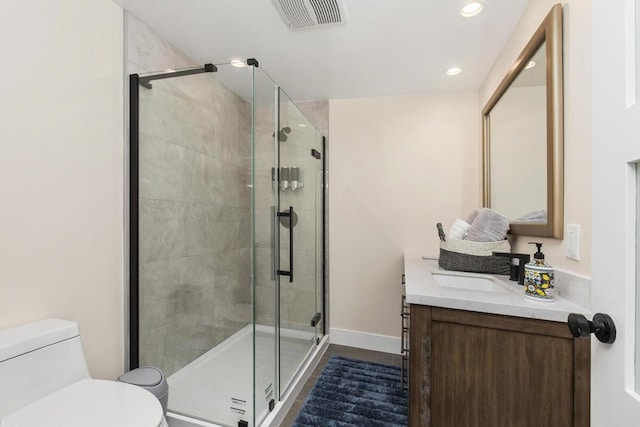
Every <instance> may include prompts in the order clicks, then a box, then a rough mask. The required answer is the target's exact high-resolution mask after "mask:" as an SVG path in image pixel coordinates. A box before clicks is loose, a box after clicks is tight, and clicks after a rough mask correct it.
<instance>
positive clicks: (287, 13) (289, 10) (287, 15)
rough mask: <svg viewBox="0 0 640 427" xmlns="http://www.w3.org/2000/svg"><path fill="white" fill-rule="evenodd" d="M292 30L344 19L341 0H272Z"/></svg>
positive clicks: (335, 22) (338, 21)
mask: <svg viewBox="0 0 640 427" xmlns="http://www.w3.org/2000/svg"><path fill="white" fill-rule="evenodd" d="M272 1H273V4H275V5H276V8H277V9H278V11H280V14H281V15H282V18H283V19H284V22H285V23H286V24H287V26H288V27H289V28H290V29H292V30H296V31H297V30H306V29H310V28H314V27H318V26H321V25H333V24H341V23H343V22H345V21H346V18H347V17H346V14H345V9H344V4H343V2H342V0H272Z"/></svg>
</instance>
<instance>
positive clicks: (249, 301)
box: [129, 59, 326, 426]
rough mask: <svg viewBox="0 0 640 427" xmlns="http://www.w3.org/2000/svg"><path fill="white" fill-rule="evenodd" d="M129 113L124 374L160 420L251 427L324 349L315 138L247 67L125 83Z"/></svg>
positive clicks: (320, 176) (318, 145)
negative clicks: (163, 410)
mask: <svg viewBox="0 0 640 427" xmlns="http://www.w3.org/2000/svg"><path fill="white" fill-rule="evenodd" d="M130 102H131V105H130V113H131V126H130V136H131V147H130V166H131V168H130V349H129V350H130V367H131V368H135V367H137V366H144V365H153V366H157V367H159V368H161V369H162V370H163V371H164V372H165V374H166V375H167V377H168V381H169V385H170V393H169V419H170V422H171V421H174V422H175V423H176V424H179V425H181V426H183V425H222V426H243V425H247V426H258V425H260V424H261V423H263V422H264V421H265V419H267V417H268V415H269V413H270V412H271V411H273V410H274V408H275V409H278V408H279V407H281V406H282V404H279V402H281V401H282V400H283V399H284V398H285V396H287V394H288V392H289V391H290V389H291V388H292V387H293V384H294V383H295V380H296V378H298V377H299V376H300V374H301V370H302V368H303V367H304V366H305V363H308V361H309V360H310V358H311V357H312V356H313V355H314V354H316V353H317V352H318V351H319V349H320V348H321V347H322V345H326V339H324V340H323V337H324V333H325V330H324V317H325V316H324V271H323V268H324V262H323V252H324V247H323V244H324V189H325V185H324V181H325V173H324V171H325V167H324V156H323V153H324V137H323V136H322V135H321V134H320V132H319V131H318V130H317V129H316V128H315V127H314V125H313V124H312V123H311V122H310V121H309V120H308V119H307V118H306V117H305V116H304V115H303V114H302V113H301V111H300V110H299V109H298V108H297V107H296V105H295V104H294V103H293V102H292V100H291V99H290V98H289V97H288V96H287V95H286V94H285V93H284V92H283V90H282V89H281V88H280V87H279V86H278V85H277V84H276V83H274V82H273V81H272V80H271V78H270V77H269V76H268V75H267V74H266V73H265V72H264V71H263V70H262V69H261V68H259V65H258V62H257V61H256V60H254V59H249V60H247V63H246V64H245V66H244V67H240V68H238V67H235V66H231V65H230V64H223V65H212V64H206V65H205V66H203V67H195V68H189V69H182V70H167V71H162V72H158V73H148V74H133V75H131V76H130ZM321 344H322V345H321Z"/></svg>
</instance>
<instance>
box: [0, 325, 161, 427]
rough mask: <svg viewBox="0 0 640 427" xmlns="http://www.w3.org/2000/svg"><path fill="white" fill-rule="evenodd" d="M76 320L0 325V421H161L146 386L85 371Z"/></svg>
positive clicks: (75, 425) (108, 424) (9, 426)
mask: <svg viewBox="0 0 640 427" xmlns="http://www.w3.org/2000/svg"><path fill="white" fill-rule="evenodd" d="M79 340H80V337H79V332H78V326H77V324H76V323H75V322H68V321H64V320H57V319H47V320H43V321H39V322H35V323H31V324H28V325H23V326H18V327H15V328H10V329H5V330H3V331H0V384H2V387H0V427H43V426H47V427H89V426H91V427H166V426H167V424H166V421H165V419H164V414H163V410H162V405H161V404H160V402H159V401H158V399H156V397H155V396H154V395H153V394H151V393H149V392H148V391H146V390H144V389H142V388H140V387H137V386H134V385H131V384H126V383H121V382H115V381H104V380H94V379H91V378H90V377H89V374H88V370H87V367H86V362H85V359H84V353H83V351H82V345H81V343H80V341H79Z"/></svg>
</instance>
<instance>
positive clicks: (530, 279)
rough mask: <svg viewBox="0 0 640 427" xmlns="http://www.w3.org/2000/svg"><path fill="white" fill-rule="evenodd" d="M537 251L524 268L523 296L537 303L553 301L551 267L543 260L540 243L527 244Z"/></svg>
mask: <svg viewBox="0 0 640 427" xmlns="http://www.w3.org/2000/svg"><path fill="white" fill-rule="evenodd" d="M529 244H530V245H536V246H537V248H538V250H537V252H536V253H535V254H533V262H530V263H528V264H527V265H525V266H524V294H525V296H527V297H528V298H533V299H535V300H538V301H553V299H554V298H555V296H554V285H553V267H552V266H551V265H550V264H549V263H547V262H546V261H545V260H544V254H543V253H542V251H541V249H542V243H537V242H529Z"/></svg>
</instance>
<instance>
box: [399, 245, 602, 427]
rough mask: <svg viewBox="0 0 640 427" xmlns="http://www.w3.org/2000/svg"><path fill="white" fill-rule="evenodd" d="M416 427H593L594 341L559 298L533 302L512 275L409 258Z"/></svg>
mask: <svg viewBox="0 0 640 427" xmlns="http://www.w3.org/2000/svg"><path fill="white" fill-rule="evenodd" d="M404 266H405V292H406V301H407V303H408V305H409V318H410V320H409V420H410V422H409V424H410V426H420V427H426V426H438V427H442V426H545V427H552V426H562V427H566V426H584V427H586V426H588V425H589V387H590V385H589V383H590V373H589V372H590V366H589V363H590V341H589V340H588V339H575V338H573V336H572V335H571V334H570V333H569V329H568V327H567V325H566V319H567V316H568V314H569V313H572V312H575V313H581V314H585V315H590V313H589V312H588V310H586V309H585V308H583V307H581V306H579V305H577V304H574V303H572V302H570V301H568V300H566V299H564V298H562V297H561V296H560V297H558V298H556V301H555V302H552V303H547V302H538V301H531V300H528V299H526V298H525V296H524V295H523V290H522V287H520V286H518V285H517V284H516V283H515V282H509V281H508V279H507V277H506V276H490V275H479V274H469V273H462V272H450V271H446V270H440V269H439V267H438V263H437V261H436V260H425V259H423V258H422V257H419V256H415V257H412V256H405V261H404Z"/></svg>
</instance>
